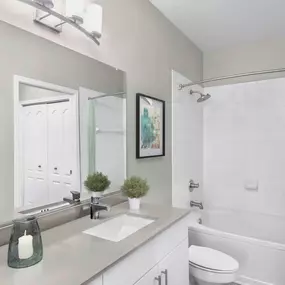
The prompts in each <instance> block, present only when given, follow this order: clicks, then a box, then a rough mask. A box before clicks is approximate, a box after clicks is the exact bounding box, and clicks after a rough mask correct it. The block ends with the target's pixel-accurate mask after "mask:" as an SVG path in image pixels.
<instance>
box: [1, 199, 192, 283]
mask: <svg viewBox="0 0 285 285" xmlns="http://www.w3.org/2000/svg"><path fill="white" fill-rule="evenodd" d="M189 212H190V210H188V209H177V208H171V207H166V206H158V205H151V204H142V207H141V210H139V211H136V212H130V211H129V209H128V203H123V204H120V205H117V206H115V207H113V208H112V209H111V211H110V212H101V213H100V215H101V219H100V220H91V219H90V217H89V216H86V217H84V218H81V219H78V220H75V221H72V222H70V223H67V224H64V225H62V226H58V227H55V228H53V229H51V230H48V231H45V232H43V233H42V239H43V247H44V257H43V260H42V261H41V262H40V263H38V264H36V265H34V266H32V267H29V268H25V269H12V268H9V267H8V265H7V252H8V246H2V247H1V248H0V280H1V285H39V284H40V285H82V284H88V282H91V281H92V280H93V279H94V278H96V277H97V276H99V275H100V274H102V273H103V272H104V271H105V270H106V269H108V268H110V267H111V266H113V265H114V264H115V263H116V262H118V261H120V260H121V259H122V258H124V257H126V256H127V255H128V254H130V253H131V252H133V251H134V250H136V249H137V248H139V247H140V246H142V245H143V244H145V243H147V242H148V241H149V240H151V239H152V238H154V237H155V236H156V235H158V234H159V233H161V232H163V231H164V230H166V229H167V228H169V227H170V226H171V225H173V224H174V223H176V222H177V221H178V220H180V219H182V218H183V217H185V216H186V215H187V214H188V213H189ZM125 213H133V214H137V215H141V216H145V217H149V218H152V219H155V221H154V222H153V223H152V224H150V225H148V226H146V227H145V228H142V229H141V230H139V231H137V232H136V233H134V234H132V235H130V236H129V237H127V238H125V239H124V240H122V241H120V242H111V241H108V240H104V239H100V238H97V237H94V236H91V235H87V234H84V233H82V232H83V231H85V230H87V229H89V228H92V227H94V226H96V225H98V224H101V223H103V222H105V221H106V220H108V219H110V218H112V217H116V216H118V215H120V214H125Z"/></svg>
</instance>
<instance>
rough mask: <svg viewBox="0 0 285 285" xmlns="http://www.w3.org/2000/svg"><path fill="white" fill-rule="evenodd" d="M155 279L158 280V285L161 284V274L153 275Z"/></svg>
mask: <svg viewBox="0 0 285 285" xmlns="http://www.w3.org/2000/svg"><path fill="white" fill-rule="evenodd" d="M155 280H156V281H158V285H161V276H160V275H159V276H158V277H155Z"/></svg>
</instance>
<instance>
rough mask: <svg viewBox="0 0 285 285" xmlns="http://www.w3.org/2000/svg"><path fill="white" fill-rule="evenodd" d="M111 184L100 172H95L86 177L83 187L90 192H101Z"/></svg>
mask: <svg viewBox="0 0 285 285" xmlns="http://www.w3.org/2000/svg"><path fill="white" fill-rule="evenodd" d="M110 184H111V181H110V180H109V179H108V176H107V175H104V174H103V173H102V172H95V173H93V174H89V175H88V176H87V179H86V181H85V182H84V186H85V187H86V188H87V189H88V190H89V191H91V192H103V191H105V190H106V189H107V188H108V187H109V186H110Z"/></svg>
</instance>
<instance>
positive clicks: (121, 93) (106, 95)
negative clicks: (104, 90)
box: [88, 92, 126, 100]
mask: <svg viewBox="0 0 285 285" xmlns="http://www.w3.org/2000/svg"><path fill="white" fill-rule="evenodd" d="M125 94H126V92H118V93H114V94H103V95H99V96H96V97H88V100H95V99H100V98H104V97H113V96H122V95H125Z"/></svg>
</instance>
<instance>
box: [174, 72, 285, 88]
mask: <svg viewBox="0 0 285 285" xmlns="http://www.w3.org/2000/svg"><path fill="white" fill-rule="evenodd" d="M280 72H285V68H278V69H268V70H261V71H253V72H247V73H239V74H234V75H228V76H222V77H214V78H209V79H204V80H200V81H196V82H193V83H188V84H179V87H178V90H182V89H183V88H185V87H190V86H193V85H202V84H204V83H208V82H214V81H221V80H226V79H233V78H240V77H246V76H252V75H261V74H271V73H280Z"/></svg>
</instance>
